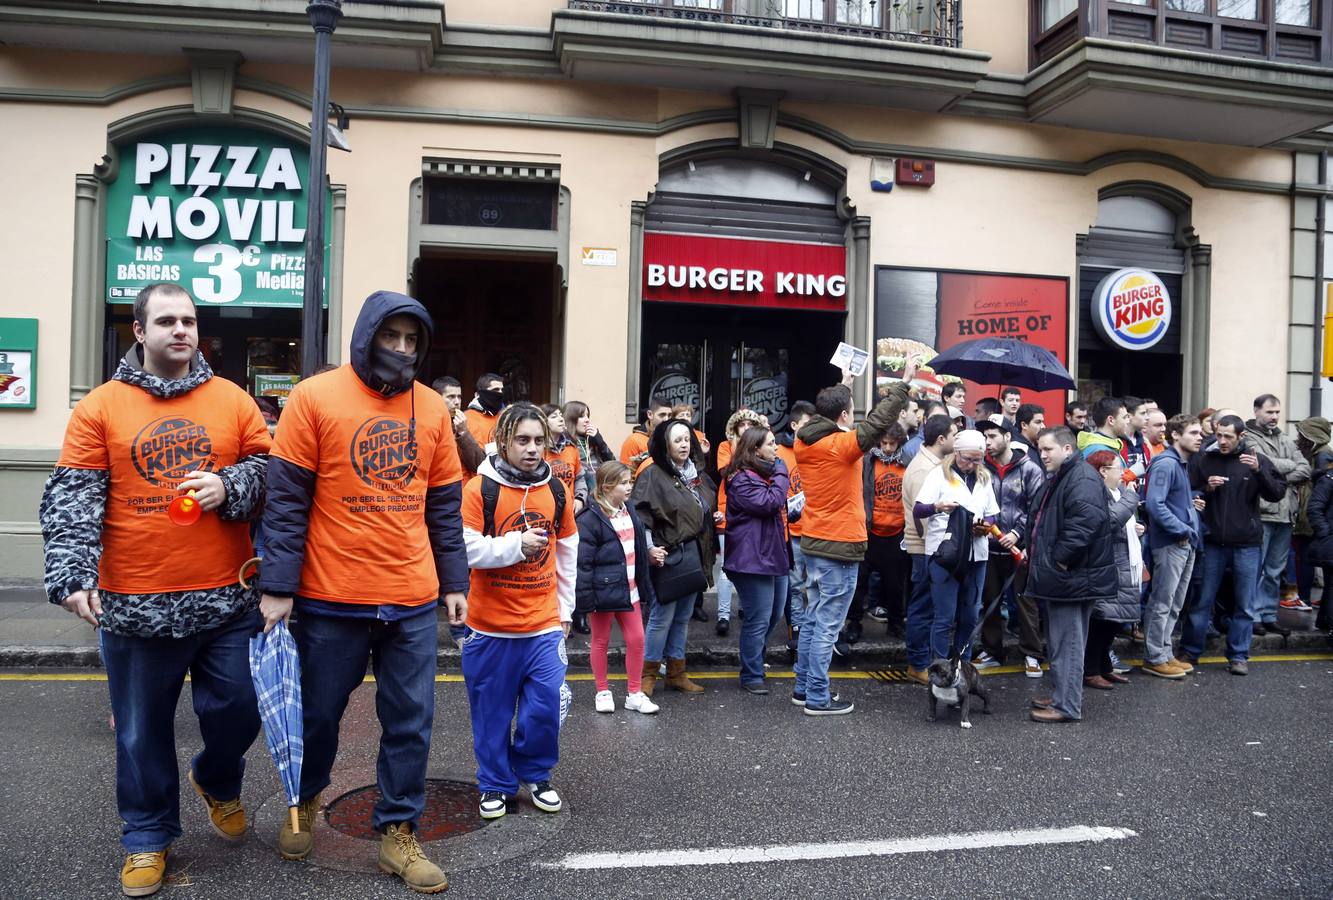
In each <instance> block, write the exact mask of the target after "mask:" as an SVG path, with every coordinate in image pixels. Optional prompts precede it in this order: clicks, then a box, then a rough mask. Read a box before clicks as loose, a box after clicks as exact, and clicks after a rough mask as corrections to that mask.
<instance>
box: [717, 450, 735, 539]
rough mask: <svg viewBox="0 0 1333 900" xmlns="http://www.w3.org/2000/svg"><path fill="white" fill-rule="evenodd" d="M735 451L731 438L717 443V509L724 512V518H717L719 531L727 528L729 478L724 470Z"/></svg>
mask: <svg viewBox="0 0 1333 900" xmlns="http://www.w3.org/2000/svg"><path fill="white" fill-rule="evenodd" d="M735 451H736V448H735V447H733V446H731V441H730V440H726V441H723V442H722V443H720V444H718V445H717V511H718V512H720V513H722V518H720V519H718V520H717V530H718V531H726V530H727V479H726V476H724V475H723V474H722V472H723V471H724V470H725V469H726V468H727V463H729V462H731V457H732V454H733V453H735Z"/></svg>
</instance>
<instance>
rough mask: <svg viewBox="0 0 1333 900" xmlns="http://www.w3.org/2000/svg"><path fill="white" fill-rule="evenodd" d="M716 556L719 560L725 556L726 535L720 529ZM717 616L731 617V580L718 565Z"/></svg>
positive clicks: (721, 617)
mask: <svg viewBox="0 0 1333 900" xmlns="http://www.w3.org/2000/svg"><path fill="white" fill-rule="evenodd" d="M717 558H718V559H719V560H724V559H726V558H727V536H726V535H725V534H723V533H722V532H720V531H719V532H718V533H717ZM690 612H694V610H690ZM717 617H718V618H719V619H730V618H731V581H730V579H728V578H727V572H726V570H725V569H723V568H722V567H721V566H720V565H719V566H718V569H717Z"/></svg>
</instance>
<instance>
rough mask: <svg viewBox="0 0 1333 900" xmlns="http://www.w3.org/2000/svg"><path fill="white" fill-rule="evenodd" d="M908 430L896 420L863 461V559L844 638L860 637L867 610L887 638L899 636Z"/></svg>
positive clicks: (905, 562)
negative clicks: (884, 631) (887, 635)
mask: <svg viewBox="0 0 1333 900" xmlns="http://www.w3.org/2000/svg"><path fill="white" fill-rule="evenodd" d="M905 443H907V431H906V429H904V428H903V426H902V425H901V424H899V423H898V422H894V423H893V424H892V425H890V426H889V429H888V431H886V432H884V436H883V437H881V438H880V440H879V446H877V447H874V448H872V449H871V451H870V452H869V453H867V454H866V457H865V470H864V479H863V482H862V483H863V484H864V485H865V490H864V496H865V506H866V529H867V531H868V534H867V535H866V558H865V562H864V563H862V565H861V570H860V573H859V576H858V578H857V584H856V597H855V599H853V601H852V612H851V615H850V616H849V620H848V625H847V631H848V640H851V638H852V637H853V636H856V637H860V630H861V628H860V619H861V615H862V613H863V612H864V611H865V609H866V608H869V610H870V618H872V619H874V620H875V621H877V622H884V623H885V624H886V625H887V626H888V631H889V633H890V634H896V635H900V636H901V635H902V634H903V618H904V616H905V615H906V613H907V605H906V604H907V600H906V598H907V592H908V590H909V585H910V582H911V574H912V561H911V559H909V558H908V556H907V551H906V550H904V549H903V546H902V544H903V527H904V526H905V524H906V521H907V515H906V511H905V510H904V509H903V475H904V474H905V473H906V472H907V464H906V463H905V462H903V455H904V454H903V452H902V449H903V445H904V444H905Z"/></svg>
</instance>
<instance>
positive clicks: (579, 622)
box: [573, 612, 592, 634]
mask: <svg viewBox="0 0 1333 900" xmlns="http://www.w3.org/2000/svg"><path fill="white" fill-rule="evenodd" d="M573 625H574V630H575V631H577V632H578V633H579V634H592V629H591V628H589V627H588V617H587V615H585V614H584V613H577V612H576V613H574V623H573Z"/></svg>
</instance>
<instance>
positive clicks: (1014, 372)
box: [926, 338, 1077, 391]
mask: <svg viewBox="0 0 1333 900" xmlns="http://www.w3.org/2000/svg"><path fill="white" fill-rule="evenodd" d="M926 365H927V366H929V367H930V368H931V369H933V370H934V371H935V373H936V374H937V375H953V376H955V377H957V378H966V379H968V380H969V381H975V382H976V383H977V384H1003V385H1007V386H1012V387H1019V388H1028V389H1029V390H1033V391H1055V390H1069V391H1072V390H1075V389H1076V388H1077V385H1075V384H1074V378H1073V376H1072V375H1070V374H1069V370H1068V369H1066V368H1065V367H1064V366H1063V365H1061V364H1060V360H1058V359H1056V358H1055V354H1054V353H1052V352H1051V351H1049V350H1047V349H1046V348H1045V347H1038V346H1036V345H1035V344H1029V343H1028V342H1027V341H1015V340H1013V339H1011V338H977V339H976V340H972V341H963V342H962V343H961V344H955V345H954V346H952V347H950V348H949V349H948V350H945V351H944V352H943V353H941V354H940V355H938V356H936V357H935V358H934V359H932V360H930V361H929V362H928V363H926Z"/></svg>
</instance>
